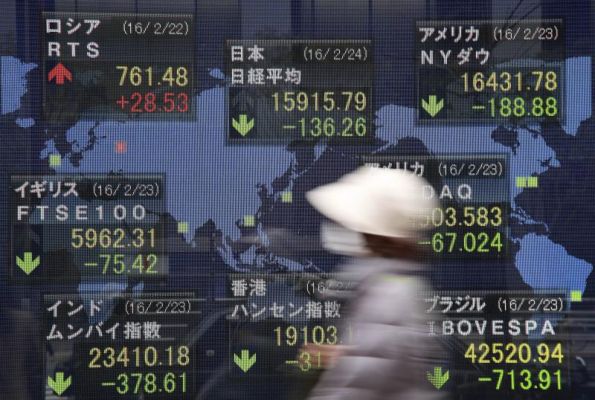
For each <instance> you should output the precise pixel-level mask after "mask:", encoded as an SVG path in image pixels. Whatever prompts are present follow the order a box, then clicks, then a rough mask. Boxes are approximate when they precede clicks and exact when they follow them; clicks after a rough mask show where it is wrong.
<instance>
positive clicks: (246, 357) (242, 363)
mask: <svg viewBox="0 0 595 400" xmlns="http://www.w3.org/2000/svg"><path fill="white" fill-rule="evenodd" d="M240 354H241V355H242V357H239V356H238V355H237V354H234V355H233V362H235V363H236V365H237V366H238V367H240V369H241V370H242V371H244V372H248V370H249V369H250V368H252V366H253V365H254V364H255V363H256V353H255V354H252V357H250V352H249V351H248V350H242V352H241V353H240Z"/></svg>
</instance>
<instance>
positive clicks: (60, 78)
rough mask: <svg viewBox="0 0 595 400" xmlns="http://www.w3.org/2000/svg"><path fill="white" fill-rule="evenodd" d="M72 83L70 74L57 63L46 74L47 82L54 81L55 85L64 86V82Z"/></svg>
mask: <svg viewBox="0 0 595 400" xmlns="http://www.w3.org/2000/svg"><path fill="white" fill-rule="evenodd" d="M65 79H66V80H69V81H70V82H72V73H71V72H70V71H69V70H68V68H66V67H65V66H64V65H63V64H62V63H58V64H57V65H56V66H55V67H54V68H52V69H51V71H50V72H49V73H48V82H51V81H52V80H56V85H64V80H65Z"/></svg>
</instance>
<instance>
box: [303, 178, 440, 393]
mask: <svg viewBox="0 0 595 400" xmlns="http://www.w3.org/2000/svg"><path fill="white" fill-rule="evenodd" d="M426 184H427V183H426V182H425V181H424V180H423V179H421V178H419V177H417V176H415V175H413V174H411V173H409V172H406V171H402V170H389V169H372V168H360V169H359V170H357V171H355V172H353V173H351V174H348V175H346V176H344V177H343V178H341V179H340V180H339V181H337V182H335V183H332V184H329V185H325V186H322V187H319V188H316V189H314V190H312V191H310V192H309V193H308V194H307V199H308V201H309V202H310V203H311V204H312V206H314V207H315V208H316V209H317V210H318V211H319V212H320V213H322V214H323V215H324V216H325V217H327V218H328V219H330V220H331V221H332V222H333V223H334V224H333V225H331V224H325V225H324V226H323V228H322V230H321V237H322V242H323V245H324V246H325V247H326V248H327V249H328V250H330V251H333V252H336V253H340V254H346V255H350V256H352V257H353V258H352V260H351V262H350V263H348V264H347V265H345V266H343V267H342V268H341V271H340V272H343V273H345V274H346V275H347V276H348V277H349V279H350V280H351V279H355V280H356V282H358V283H357V286H356V289H355V290H353V291H352V297H351V299H349V300H347V315H345V313H343V312H342V315H341V318H342V319H343V321H342V322H343V323H344V324H347V325H349V326H350V327H351V329H352V331H353V334H354V340H353V343H351V344H350V345H347V346H329V345H323V346H313V345H310V346H307V347H306V349H304V351H309V352H312V353H314V354H315V352H320V353H321V359H322V360H323V361H322V364H323V366H324V367H325V369H326V371H325V372H324V373H323V375H322V377H321V379H320V381H319V382H318V384H317V385H316V386H315V388H314V390H313V391H312V393H311V394H310V397H309V399H311V400H322V399H324V400H334V399H336V400H380V399H382V400H393V399H394V400H427V399H440V398H442V395H441V393H440V392H439V391H438V390H437V389H435V388H434V387H433V386H432V385H431V384H430V383H429V382H428V380H427V372H428V371H431V370H432V369H433V368H434V367H435V366H437V365H441V363H440V361H443V360H442V359H441V351H440V346H439V345H438V343H437V342H436V341H435V339H434V338H432V337H431V336H429V329H428V325H427V321H426V313H425V310H424V307H423V302H422V301H420V299H421V294H422V293H424V291H426V290H427V288H426V287H425V284H424V280H423V279H422V278H421V272H423V269H424V266H423V264H422V263H421V261H422V259H423V251H422V250H421V249H420V248H419V247H418V246H419V245H418V244H417V243H418V241H419V240H421V239H422V238H423V237H424V232H423V231H422V229H421V228H420V227H421V226H422V225H423V223H424V222H426V219H427V217H428V215H430V213H431V210H432V209H433V208H434V207H437V206H438V204H436V203H435V201H433V200H429V199H426V198H424V196H423V195H422V192H423V188H424V186H425V185H426ZM354 277H355V278H354ZM438 360H440V361H438ZM437 362H438V363H439V364H436V363H437Z"/></svg>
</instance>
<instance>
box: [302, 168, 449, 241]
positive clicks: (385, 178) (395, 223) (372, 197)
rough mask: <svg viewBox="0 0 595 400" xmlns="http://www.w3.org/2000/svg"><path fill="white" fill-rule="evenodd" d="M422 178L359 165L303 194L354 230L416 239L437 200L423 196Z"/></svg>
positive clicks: (326, 213)
mask: <svg viewBox="0 0 595 400" xmlns="http://www.w3.org/2000/svg"><path fill="white" fill-rule="evenodd" d="M427 185H429V184H428V183H427V182H426V181H425V180H424V179H423V178H420V177H418V176H417V175H415V174H413V173H411V172H408V171H404V170H400V169H380V168H370V167H362V168H359V169H357V170H356V171H354V172H352V173H350V174H347V175H345V176H343V177H342V178H341V179H339V180H338V181H337V182H334V183H331V184H328V185H324V186H320V187H318V188H316V189H313V190H311V191H309V192H308V193H306V198H307V199H308V201H309V202H310V204H312V206H313V207H314V208H316V209H317V210H318V211H319V212H320V213H321V214H323V215H324V216H325V217H327V218H329V219H331V220H333V221H334V222H336V223H338V224H341V225H343V226H344V227H346V228H348V229H351V230H353V231H355V232H361V233H369V234H373V235H380V236H389V237H402V238H417V237H419V236H421V235H422V233H423V232H424V230H425V229H423V228H422V225H423V224H425V223H426V222H427V218H428V216H429V215H430V213H431V212H432V210H433V209H434V208H435V207H438V202H437V201H436V200H435V199H433V198H432V199H430V198H427V197H425V196H424V195H423V192H424V187H425V186H427Z"/></svg>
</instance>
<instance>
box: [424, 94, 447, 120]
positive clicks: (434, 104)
mask: <svg viewBox="0 0 595 400" xmlns="http://www.w3.org/2000/svg"><path fill="white" fill-rule="evenodd" d="M421 106H422V107H423V109H424V110H426V112H427V113H428V114H430V116H431V117H432V118H434V117H435V116H436V115H438V113H439V112H440V110H442V108H444V99H442V100H440V101H438V97H436V96H434V95H431V96H430V97H429V99H428V101H425V100H424V99H421Z"/></svg>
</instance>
